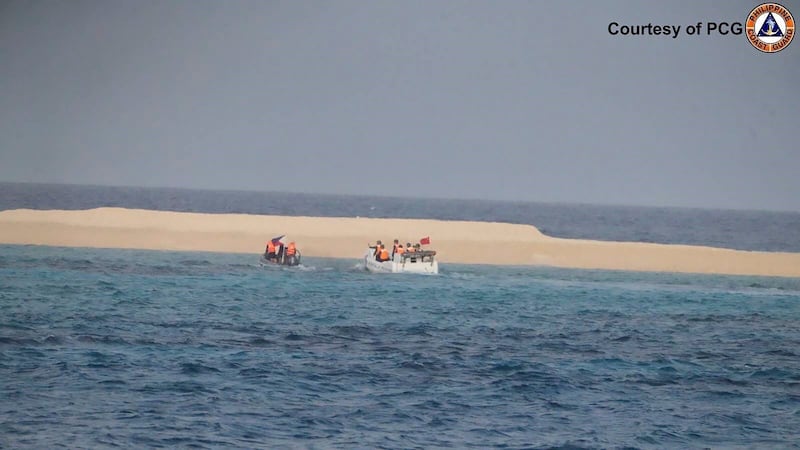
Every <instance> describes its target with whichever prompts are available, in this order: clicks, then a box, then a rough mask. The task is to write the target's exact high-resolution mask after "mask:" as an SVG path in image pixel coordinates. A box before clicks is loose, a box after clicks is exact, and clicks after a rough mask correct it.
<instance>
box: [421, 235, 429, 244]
mask: <svg viewBox="0 0 800 450" xmlns="http://www.w3.org/2000/svg"><path fill="white" fill-rule="evenodd" d="M419 243H420V245H428V244H430V243H431V238H430V236H425V237H424V238H422V239H420V240H419Z"/></svg>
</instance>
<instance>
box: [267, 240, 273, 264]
mask: <svg viewBox="0 0 800 450" xmlns="http://www.w3.org/2000/svg"><path fill="white" fill-rule="evenodd" d="M265 256H266V257H267V261H275V241H269V242H267V251H266V252H265Z"/></svg>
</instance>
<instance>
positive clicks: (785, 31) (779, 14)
mask: <svg viewBox="0 0 800 450" xmlns="http://www.w3.org/2000/svg"><path fill="white" fill-rule="evenodd" d="M745 30H746V34H747V40H748V41H750V43H751V44H753V47H755V48H757V49H759V50H761V51H762V52H766V53H775V52H779V51H781V50H783V49H784V48H786V47H787V46H788V45H789V43H790V42H792V38H793V37H794V18H793V17H792V13H790V12H789V10H788V9H786V8H784V7H783V6H781V5H779V4H777V3H762V4H761V5H758V6H756V7H755V8H754V9H753V10H752V11H750V14H748V15H747V25H746V26H745Z"/></svg>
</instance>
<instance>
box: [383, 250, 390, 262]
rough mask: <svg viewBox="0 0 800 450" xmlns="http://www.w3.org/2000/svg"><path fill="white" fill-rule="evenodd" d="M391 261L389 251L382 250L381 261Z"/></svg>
mask: <svg viewBox="0 0 800 450" xmlns="http://www.w3.org/2000/svg"><path fill="white" fill-rule="evenodd" d="M388 260H389V250H386V249H385V248H382V249H381V261H388Z"/></svg>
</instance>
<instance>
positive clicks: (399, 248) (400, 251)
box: [394, 245, 406, 255]
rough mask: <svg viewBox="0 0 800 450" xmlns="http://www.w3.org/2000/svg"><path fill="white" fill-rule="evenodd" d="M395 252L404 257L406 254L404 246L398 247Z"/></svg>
mask: <svg viewBox="0 0 800 450" xmlns="http://www.w3.org/2000/svg"><path fill="white" fill-rule="evenodd" d="M394 252H395V253H397V254H398V255H402V254H403V253H405V252H406V250H405V249H404V248H403V246H402V245H398V246H397V248H396V249H395V250H394Z"/></svg>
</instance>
